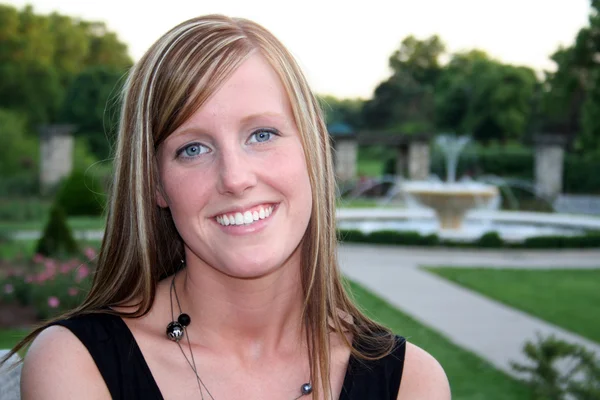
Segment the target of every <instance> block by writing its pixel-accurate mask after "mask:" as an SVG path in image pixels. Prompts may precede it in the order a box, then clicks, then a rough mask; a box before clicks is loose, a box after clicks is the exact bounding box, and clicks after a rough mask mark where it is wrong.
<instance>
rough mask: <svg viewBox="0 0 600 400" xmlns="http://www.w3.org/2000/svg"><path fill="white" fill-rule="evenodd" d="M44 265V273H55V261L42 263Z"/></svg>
mask: <svg viewBox="0 0 600 400" xmlns="http://www.w3.org/2000/svg"><path fill="white" fill-rule="evenodd" d="M44 265H45V266H46V271H48V272H50V273H52V272H54V271H56V261H54V260H50V259H48V260H46V261H44Z"/></svg>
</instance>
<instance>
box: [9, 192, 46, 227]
mask: <svg viewBox="0 0 600 400" xmlns="http://www.w3.org/2000/svg"><path fill="white" fill-rule="evenodd" d="M49 208H50V207H49V205H48V203H47V202H45V201H43V200H41V199H39V198H15V199H0V221H16V222H21V221H39V220H43V219H45V218H46V216H47V215H48V211H49Z"/></svg>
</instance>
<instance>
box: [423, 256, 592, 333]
mask: <svg viewBox="0 0 600 400" xmlns="http://www.w3.org/2000/svg"><path fill="white" fill-rule="evenodd" d="M426 269H427V270H428V271H431V272H433V273H435V274H438V275H440V276H442V277H444V278H446V279H449V280H451V281H453V282H456V283H458V284H459V285H462V286H465V287H468V288H471V289H473V290H476V291H477V292H480V293H481V294H483V295H485V296H488V297H491V298H492V299H495V300H498V301H500V302H502V303H504V304H507V305H509V306H512V307H515V308H518V309H520V310H523V311H525V312H527V313H529V314H532V315H535V316H537V317H539V318H541V319H544V320H546V321H548V322H550V323H553V324H555V325H558V326H561V327H562V328H565V329H567V330H570V331H572V332H575V333H578V334H580V335H581V336H585V337H587V338H588V339H591V340H593V341H595V342H598V343H600V324H599V323H598V315H599V314H598V305H600V269H592V270H583V269H562V270H527V269H492V268H454V267H452V268H446V267H442V268H426Z"/></svg>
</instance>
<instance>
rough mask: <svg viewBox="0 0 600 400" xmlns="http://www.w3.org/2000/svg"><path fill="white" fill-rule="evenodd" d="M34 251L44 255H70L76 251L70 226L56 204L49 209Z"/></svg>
mask: <svg viewBox="0 0 600 400" xmlns="http://www.w3.org/2000/svg"><path fill="white" fill-rule="evenodd" d="M36 252H37V253H39V254H42V255H45V256H61V255H70V254H75V253H77V252H78V249H77V243H76V242H75V239H74V238H73V233H72V232H71V228H69V225H67V216H66V215H65V212H64V211H63V210H62V208H61V207H60V206H59V205H58V204H55V205H54V206H53V207H52V209H51V210H50V218H49V219H48V223H47V224H46V227H45V228H44V232H43V234H42V237H41V238H40V240H39V241H38V244H37V250H36Z"/></svg>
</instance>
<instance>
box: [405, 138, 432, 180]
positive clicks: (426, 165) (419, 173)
mask: <svg viewBox="0 0 600 400" xmlns="http://www.w3.org/2000/svg"><path fill="white" fill-rule="evenodd" d="M429 158H430V156H429V142H427V141H420V140H419V141H414V142H411V143H410V144H409V147H408V178H409V179H410V180H415V181H424V180H427V178H429V172H430V162H429Z"/></svg>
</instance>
